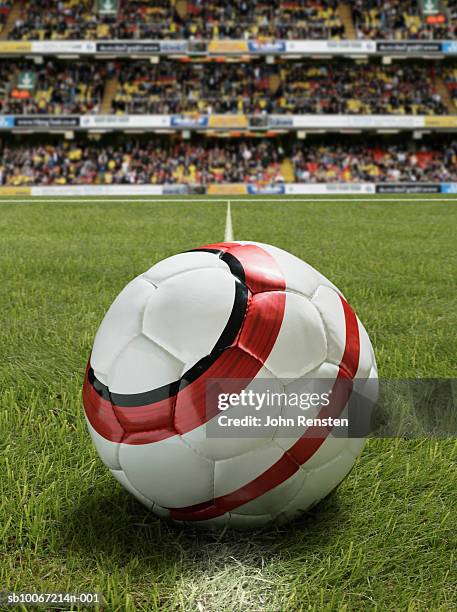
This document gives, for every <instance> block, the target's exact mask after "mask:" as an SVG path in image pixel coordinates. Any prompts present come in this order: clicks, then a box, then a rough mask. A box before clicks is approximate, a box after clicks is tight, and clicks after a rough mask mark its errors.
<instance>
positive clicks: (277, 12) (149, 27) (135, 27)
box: [9, 0, 345, 40]
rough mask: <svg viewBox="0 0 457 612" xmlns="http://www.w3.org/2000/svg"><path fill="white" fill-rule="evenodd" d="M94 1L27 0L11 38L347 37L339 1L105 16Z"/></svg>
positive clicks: (242, 3) (162, 7) (122, 8)
mask: <svg viewBox="0 0 457 612" xmlns="http://www.w3.org/2000/svg"><path fill="white" fill-rule="evenodd" d="M93 5H94V3H93V0H83V1H81V2H77V1H76V0H63V1H61V2H55V1H51V0H35V1H31V0H26V1H24V2H23V3H22V11H21V15H20V18H19V19H18V20H17V23H16V24H15V27H14V28H13V29H12V31H11V33H10V35H9V37H10V38H12V39H16V40H21V39H22V40H45V39H46V40H47V39H51V40H55V39H70V38H77V39H91V38H121V39H132V38H133V39H138V38H171V39H177V38H189V37H193V38H216V39H220V38H247V37H254V38H255V37H259V36H262V37H275V38H284V39H286V38H313V39H317V38H325V39H329V38H333V39H338V38H342V37H344V33H345V32H344V27H343V24H342V21H341V19H340V17H339V14H338V10H337V8H338V0H315V1H314V2H311V3H310V2H305V1H304V0H290V1H278V0H276V1H275V2H265V1H256V2H247V1H246V0H236V1H234V2H231V3H227V2H224V1H222V0H211V1H210V2H202V0H188V1H187V2H186V1H181V2H180V1H179V0H176V1H173V0H168V1H167V0H159V1H149V2H148V1H142V2H141V1H135V0H133V1H128V0H125V1H121V2H120V3H119V9H118V11H117V14H115V15H114V16H112V17H107V16H101V15H99V14H98V13H97V11H93V10H92V9H93Z"/></svg>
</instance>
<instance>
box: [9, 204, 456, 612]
mask: <svg viewBox="0 0 457 612" xmlns="http://www.w3.org/2000/svg"><path fill="white" fill-rule="evenodd" d="M0 206H1V208H0V246H1V248H0V269H1V279H2V289H1V291H0V352H1V355H2V359H1V361H0V431H1V434H2V435H1V441H0V443H1V445H2V449H1V467H0V470H1V471H0V486H1V501H0V504H1V505H0V547H1V548H0V551H1V552H0V591H1V590H9V591H37V592H49V591H70V592H73V593H76V592H81V591H99V592H101V593H102V594H103V596H104V598H105V602H106V605H105V609H106V610H119V611H121V610H122V611H127V612H130V611H133V610H142V611H143V610H144V611H149V610H161V611H163V610H165V611H171V610H185V611H186V612H187V611H188V610H197V611H199V612H206V611H208V612H209V611H211V612H222V611H230V612H231V611H233V610H243V611H244V610H253V611H254V610H269V611H275V612H276V611H279V610H281V611H283V610H293V611H297V610H408V611H412V610H418V611H422V610H454V609H456V607H457V578H456V548H457V538H456V530H455V518H456V515H457V495H456V490H457V470H456V460H457V443H456V441H455V440H454V439H447V440H441V441H436V440H434V441H425V440H415V441H404V440H373V441H370V442H369V443H368V445H367V446H366V448H365V450H364V452H363V454H362V456H361V458H360V460H359V461H358V463H357V465H356V468H355V469H354V470H353V471H352V472H351V474H350V476H349V477H348V478H347V479H346V480H345V481H344V482H343V484H342V485H341V486H340V487H339V489H338V490H337V491H336V492H335V493H334V494H332V495H331V496H330V497H329V498H327V499H326V500H325V501H324V502H322V503H321V504H320V505H319V506H318V507H317V508H315V509H314V510H312V511H311V512H310V513H309V515H308V516H307V517H306V518H304V519H303V520H302V521H300V522H298V523H294V524H292V525H290V526H289V527H288V528H282V529H281V530H278V529H276V528H271V529H269V530H267V531H264V532H261V533H257V534H239V533H233V532H226V533H221V534H216V535H215V534H213V535H211V534H205V533H201V532H198V531H194V530H192V529H188V528H181V527H174V526H169V525H167V524H165V523H163V522H160V521H158V520H156V519H155V518H153V517H152V516H151V515H150V514H149V513H148V512H147V511H146V509H144V508H143V507H142V506H141V505H140V504H139V503H137V502H136V501H135V500H134V499H132V498H131V497H130V496H129V495H128V494H127V493H126V492H124V491H123V490H122V489H121V488H120V487H119V486H118V485H117V484H116V482H115V481H114V479H113V478H112V477H111V476H110V474H109V472H108V470H107V469H106V468H104V466H103V465H102V464H101V462H100V461H99V460H98V458H97V456H96V453H95V450H94V448H93V446H92V444H91V442H90V439H89V436H88V433H87V431H86V428H85V424H84V420H83V412H82V407H81V400H80V389H81V384H82V379H83V372H84V366H85V362H86V359H87V356H88V354H89V351H90V348H91V345H92V341H93V337H94V334H95V331H96V329H97V327H98V325H99V323H100V321H101V319H102V317H103V314H104V312H105V311H106V309H107V308H108V306H109V305H110V303H111V302H112V300H113V299H114V297H115V296H116V295H117V293H118V292H119V291H120V290H121V288H122V287H123V286H124V285H125V284H126V283H127V281H128V280H130V279H131V278H132V277H134V276H136V275H137V274H139V273H141V272H142V271H144V270H145V269H147V268H148V267H149V266H151V265H152V264H153V263H154V262H156V261H157V260H160V259H162V258H164V257H167V256H169V255H171V254H173V253H175V252H179V251H183V250H186V249H189V248H191V247H193V246H197V245H200V244H204V243H207V242H214V241H219V240H221V239H222V238H223V235H224V223H225V207H224V205H223V204H218V203H212V202H209V201H208V202H205V201H191V200H190V201H189V202H188V203H174V202H173V201H172V200H170V202H166V203H157V202H156V203H154V202H151V203H135V202H130V203H127V204H122V203H110V202H107V201H103V202H97V201H93V202H90V203H89V202H88V203H80V202H71V201H70V200H69V201H68V202H66V203H40V202H39V201H36V200H34V201H33V203H32V202H31V203H30V204H20V203H14V202H12V203H6V204H5V203H2V204H1V205H0ZM232 213H233V224H234V231H235V238H238V239H250V240H259V241H263V242H270V243H273V244H276V245H277V246H279V247H282V248H285V249H287V250H289V251H291V252H293V253H294V254H296V255H298V256H299V257H302V258H303V259H305V260H306V261H308V262H309V263H310V264H312V265H313V266H315V267H317V268H318V269H319V270H320V271H322V272H323V274H325V275H326V276H328V277H329V278H330V279H331V280H333V281H334V282H335V284H336V285H338V286H339V287H340V288H341V289H342V291H343V292H344V293H345V294H346V296H347V298H348V299H349V301H350V303H351V304H352V305H353V306H354V308H355V309H356V311H357V312H358V314H359V316H360V318H361V319H362V321H363V322H364V324H365V326H366V327H367V329H368V332H369V333H370V336H371V338H372V340H373V344H374V347H375V351H376V354H377V359H378V365H379V370H380V376H383V377H392V378H406V377H412V378H415V377H455V375H456V363H457V342H456V338H455V329H456V327H457V312H456V308H455V304H456V296H457V289H456V282H455V275H456V264H457V247H456V244H455V228H456V227H457V203H455V202H451V201H448V202H447V201H436V202H421V200H420V198H419V199H417V201H416V202H413V203H408V204H406V203H398V204H396V203H392V202H382V201H380V200H376V201H372V202H369V203H368V202H363V203H357V202H353V201H340V202H335V203H328V202H318V201H316V202H315V203H301V202H298V201H297V202H287V203H286V202H282V203H281V202H280V201H276V202H272V201H262V200H259V199H253V200H252V201H250V202H237V201H236V199H233V200H232ZM437 408H439V407H437ZM69 608H70V606H66V607H65V609H69Z"/></svg>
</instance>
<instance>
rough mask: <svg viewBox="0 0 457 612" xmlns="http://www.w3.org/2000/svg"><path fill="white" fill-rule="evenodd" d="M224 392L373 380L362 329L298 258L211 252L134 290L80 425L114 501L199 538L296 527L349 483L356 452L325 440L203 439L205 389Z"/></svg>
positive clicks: (175, 264) (94, 376) (115, 322)
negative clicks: (123, 496)
mask: <svg viewBox="0 0 457 612" xmlns="http://www.w3.org/2000/svg"><path fill="white" fill-rule="evenodd" d="M224 378H227V379H235V380H236V379H243V381H244V382H243V384H244V386H245V387H246V386H249V384H250V382H249V381H252V382H255V381H256V380H257V379H259V378H262V379H268V380H269V381H270V382H271V385H272V386H273V387H274V388H276V389H279V390H284V389H286V390H287V388H289V389H290V388H291V387H290V385H296V384H297V381H304V380H311V379H322V378H325V379H329V380H331V381H333V385H334V389H336V387H337V386H338V384H339V383H340V382H341V381H342V380H344V381H345V382H346V383H348V382H349V384H350V385H351V386H352V385H353V383H356V382H358V383H363V381H366V380H367V379H377V369H376V361H375V357H374V353H373V349H372V346H371V343H370V340H369V338H368V335H367V333H366V331H365V329H364V327H363V325H362V324H361V322H360V321H359V320H358V318H357V316H356V315H355V314H354V312H353V311H352V309H351V308H350V306H349V305H348V304H347V302H346V300H345V299H344V297H343V296H342V294H341V293H340V292H339V291H338V289H337V288H336V287H335V286H334V285H333V284H332V283H331V282H330V281H328V280H327V279H326V278H325V277H324V276H322V275H321V274H320V273H319V272H317V271H316V270H315V269H314V268H312V267H311V266H309V265H308V264H306V263H305V262H303V261H302V260H300V259H298V258H297V257H295V256H293V255H291V254H289V253H287V252H285V251H283V250H281V249H279V248H276V247H274V246H270V245H266V244H260V243H254V242H239V243H218V244H214V245H209V246H204V247H201V248H199V249H195V250H193V251H190V252H187V253H182V254H179V255H175V256H173V257H169V258H168V259H165V260H163V261H161V262H159V263H158V264H156V265H155V266H153V267H152V268H151V269H150V270H148V271H147V272H145V273H144V274H141V275H140V276H138V277H137V278H135V279H134V280H133V281H131V282H130V283H129V284H128V285H127V286H126V287H125V289H124V290H123V291H122V292H121V293H120V294H119V296H118V297H117V298H116V300H115V301H114V303H113V304H112V306H111V307H110V309H109V310H108V312H107V314H106V316H105V318H104V319H103V322H102V324H101V326H100V328H99V330H98V332H97V335H96V338H95V342H94V347H93V351H92V354H91V357H90V359H89V363H88V366H87V372H86V378H85V382H84V389H83V400H84V408H85V413H86V419H87V424H88V428H89V431H90V434H91V436H92V440H93V442H94V444H95V446H96V449H97V451H98V453H99V455H100V457H101V459H102V461H103V462H104V463H105V465H106V466H107V467H108V468H109V469H110V470H111V472H112V474H113V475H114V476H115V478H116V479H117V480H118V481H119V482H120V483H121V485H122V486H123V487H125V488H126V489H127V490H128V491H129V492H130V493H132V494H133V495H134V496H135V497H136V498H137V499H138V500H140V501H141V502H142V503H144V504H145V505H146V506H147V507H148V508H150V509H151V510H152V511H153V512H154V513H155V514H157V515H158V516H160V517H164V518H165V517H169V518H171V519H173V520H175V521H183V522H189V523H194V524H198V525H208V524H211V525H226V524H230V525H233V526H237V527H238V526H240V527H245V526H246V527H260V526H263V525H265V524H266V523H268V522H271V521H276V520H278V521H284V520H290V519H292V518H295V517H297V516H300V515H301V514H302V513H303V512H305V511H306V510H307V509H309V508H310V507H311V506H313V505H314V504H316V503H317V502H318V501H319V500H321V499H322V498H324V497H325V496H326V495H328V494H329V493H330V492H331V491H332V490H333V489H334V488H335V487H336V486H337V485H338V484H339V483H340V482H341V481H342V479H343V478H344V477H345V476H346V475H347V474H348V472H349V471H350V469H351V468H352V466H353V464H354V462H355V459H356V458H357V456H358V455H359V453H360V452H361V450H362V447H363V444H364V440H363V439H360V438H349V437H337V436H334V435H333V433H332V430H331V429H330V428H324V430H317V434H316V433H315V435H311V436H310V435H308V434H309V433H310V430H309V428H303V429H302V430H300V431H299V430H298V429H297V433H296V435H295V437H287V436H284V435H282V433H281V431H280V429H279V428H278V429H277V430H275V431H273V433H271V430H268V433H265V435H264V436H262V435H260V436H259V435H257V436H252V437H242V436H240V437H237V436H231V437H228V438H224V439H219V438H212V437H211V436H210V435H208V428H209V426H210V425H211V424H212V423H214V421H213V420H214V419H217V418H219V414H218V413H217V410H216V409H214V407H210V409H209V410H208V406H205V403H206V385H207V384H208V381H210V380H212V379H224ZM293 381H295V382H293ZM349 393H350V392H349ZM348 397H349V395H346V396H345V398H344V401H343V400H341V394H340V398H339V399H338V397H337V395H335V398H336V400H335V403H334V405H333V413H336V414H337V415H342V414H344V411H345V410H346V409H347V400H348ZM338 402H339V403H338ZM231 410H232V409H231V408H229V410H228V411H227V412H226V413H225V414H229V413H230V411H231ZM234 410H235V409H234ZM238 413H239V411H238ZM317 413H319V410H318V409H317Z"/></svg>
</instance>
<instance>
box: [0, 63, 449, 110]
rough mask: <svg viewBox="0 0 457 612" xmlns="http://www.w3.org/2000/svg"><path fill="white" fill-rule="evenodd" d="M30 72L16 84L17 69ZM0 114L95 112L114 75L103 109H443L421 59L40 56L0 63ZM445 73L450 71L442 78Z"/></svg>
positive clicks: (429, 74)
mask: <svg viewBox="0 0 457 612" xmlns="http://www.w3.org/2000/svg"><path fill="white" fill-rule="evenodd" d="M21 74H28V75H29V78H30V79H33V83H32V86H31V89H24V88H22V89H21V88H20V83H19V81H20V75H21ZM0 76H1V79H2V88H3V95H2V97H1V99H0V111H1V112H3V113H16V114H27V113H28V114H35V113H48V114H55V113H57V114H58V113H66V114H71V113H75V114H83V113H97V112H99V110H100V104H101V100H102V99H103V95H104V89H105V86H106V83H107V80H108V79H111V78H113V77H115V78H116V79H117V83H118V85H117V89H115V91H114V95H113V99H112V108H111V109H110V108H106V109H104V112H108V111H111V112H115V113H129V114H135V113H153V114H162V113H163V114H171V113H181V112H202V113H207V112H208V113H229V112H231V113H239V112H243V113H253V114H254V113H262V112H267V113H277V114H283V113H295V114H300V113H321V114H326V113H347V114H359V113H366V114H370V113H396V114H425V115H430V114H447V113H448V109H447V108H446V106H445V105H444V104H443V103H442V100H441V96H440V94H439V93H438V92H437V90H436V87H435V86H434V69H433V68H431V67H430V66H429V65H412V64H408V65H402V64H395V65H393V66H382V65H381V64H379V63H371V64H367V65H356V64H354V63H353V62H343V61H340V62H338V61H334V62H331V63H330V62H327V63H323V62H322V63H316V62H299V63H284V64H280V65H278V66H268V65H267V64H265V63H264V62H262V63H260V62H259V63H252V64H230V63H229V64H187V63H184V64H180V63H177V62H172V61H167V60H164V61H162V62H160V63H159V64H157V65H151V64H150V63H149V62H146V61H137V62H128V61H127V62H118V63H116V64H114V63H111V62H110V63H103V64H94V63H89V62H79V63H62V62H58V61H56V60H47V61H46V62H45V63H44V64H42V65H35V64H33V63H31V62H24V61H22V62H20V61H14V62H8V63H1V64H0ZM449 78H450V79H451V77H449ZM417 83H420V84H421V87H420V88H419V87H417Z"/></svg>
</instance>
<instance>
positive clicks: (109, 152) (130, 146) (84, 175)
mask: <svg viewBox="0 0 457 612" xmlns="http://www.w3.org/2000/svg"><path fill="white" fill-rule="evenodd" d="M281 155H282V150H281V148H280V147H278V146H276V145H275V144H274V142H272V141H268V140H265V141H262V142H255V143H252V142H249V141H246V142H242V143H240V142H237V141H234V142H223V143H222V144H221V143H220V142H218V141H205V140H203V141H199V142H198V143H195V144H191V143H189V142H186V141H172V140H168V141H167V140H157V139H151V140H148V141H144V140H143V141H139V140H130V139H127V140H125V141H124V142H123V143H122V144H117V145H108V146H107V145H103V146H98V145H94V144H90V143H88V142H87V141H86V142H80V143H78V144H71V145H69V144H58V145H56V144H54V145H45V144H39V145H34V146H23V145H22V146H14V147H5V148H4V149H3V150H2V151H1V153H0V184H2V185H14V186H18V185H74V184H83V185H87V184H89V185H92V184H104V185H109V184H182V183H186V184H199V185H207V184H210V183H245V182H256V183H259V182H261V183H272V182H281V181H283V180H284V179H283V178H282V176H281V175H280V161H281Z"/></svg>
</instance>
